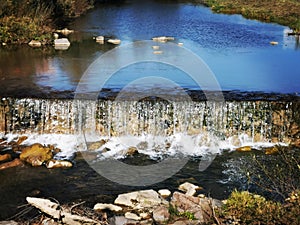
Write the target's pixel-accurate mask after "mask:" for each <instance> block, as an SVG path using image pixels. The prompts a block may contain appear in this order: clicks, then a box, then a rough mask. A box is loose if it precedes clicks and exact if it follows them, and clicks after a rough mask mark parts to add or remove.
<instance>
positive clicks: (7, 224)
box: [0, 220, 18, 225]
mask: <svg viewBox="0 0 300 225" xmlns="http://www.w3.org/2000/svg"><path fill="white" fill-rule="evenodd" d="M0 225H18V223H17V222H16V221H13V220H8V221H0Z"/></svg>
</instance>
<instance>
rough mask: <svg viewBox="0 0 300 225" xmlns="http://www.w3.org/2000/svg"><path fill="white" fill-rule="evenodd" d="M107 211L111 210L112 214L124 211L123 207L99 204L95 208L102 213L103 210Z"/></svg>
mask: <svg viewBox="0 0 300 225" xmlns="http://www.w3.org/2000/svg"><path fill="white" fill-rule="evenodd" d="M106 209H107V210H110V211H112V212H120V211H122V210H123V209H122V207H120V206H117V205H114V204H105V203H97V204H96V205H95V206H94V210H99V211H102V210H106Z"/></svg>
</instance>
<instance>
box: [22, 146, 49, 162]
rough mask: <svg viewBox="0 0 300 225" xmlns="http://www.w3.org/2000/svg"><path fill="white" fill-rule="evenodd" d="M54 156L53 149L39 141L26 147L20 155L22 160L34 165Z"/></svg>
mask: <svg viewBox="0 0 300 225" xmlns="http://www.w3.org/2000/svg"><path fill="white" fill-rule="evenodd" d="M52 157H53V154H52V151H51V149H50V148H48V147H45V146H43V145H41V144H38V143H37V144H33V145H31V146H28V147H26V148H24V150H23V151H22V153H21V155H20V159H21V160H23V161H25V162H27V163H29V164H31V165H32V166H41V165H42V164H43V163H44V162H46V161H49V160H50V159H52Z"/></svg>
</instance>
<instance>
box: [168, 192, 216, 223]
mask: <svg viewBox="0 0 300 225" xmlns="http://www.w3.org/2000/svg"><path fill="white" fill-rule="evenodd" d="M218 204H219V203H217V201H216V200H213V199H211V198H198V197H194V196H188V195H186V194H182V193H179V192H174V194H173V196H172V200H171V205H172V206H173V207H174V208H176V209H177V210H178V211H179V213H184V212H189V213H192V214H193V215H194V217H195V218H196V219H197V220H199V222H200V223H205V222H208V221H210V219H211V217H212V215H213V211H212V207H216V206H217V205H218Z"/></svg>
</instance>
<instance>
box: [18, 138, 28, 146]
mask: <svg viewBox="0 0 300 225" xmlns="http://www.w3.org/2000/svg"><path fill="white" fill-rule="evenodd" d="M27 139H28V137H27V136H21V137H19V139H18V141H17V145H20V144H22V143H23V142H24V141H25V140H27Z"/></svg>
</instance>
